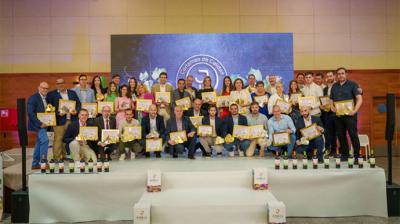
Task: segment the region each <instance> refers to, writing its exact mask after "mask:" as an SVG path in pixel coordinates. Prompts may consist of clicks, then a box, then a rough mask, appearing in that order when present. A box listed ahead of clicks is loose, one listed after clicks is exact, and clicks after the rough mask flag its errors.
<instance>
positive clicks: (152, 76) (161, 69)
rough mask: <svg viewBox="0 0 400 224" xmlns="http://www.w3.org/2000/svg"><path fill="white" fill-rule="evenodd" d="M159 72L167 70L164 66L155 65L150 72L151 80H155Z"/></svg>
mask: <svg viewBox="0 0 400 224" xmlns="http://www.w3.org/2000/svg"><path fill="white" fill-rule="evenodd" d="M161 72H167V70H166V69H165V68H158V67H156V68H155V69H154V71H153V73H152V74H151V78H152V79H153V80H157V79H158V77H159V76H160V73H161Z"/></svg>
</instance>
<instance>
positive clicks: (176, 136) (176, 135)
mask: <svg viewBox="0 0 400 224" xmlns="http://www.w3.org/2000/svg"><path fill="white" fill-rule="evenodd" d="M169 138H170V139H171V140H174V141H175V142H180V140H182V141H184V142H186V141H187V137H186V131H175V132H171V133H169ZM182 143H183V142H182Z"/></svg>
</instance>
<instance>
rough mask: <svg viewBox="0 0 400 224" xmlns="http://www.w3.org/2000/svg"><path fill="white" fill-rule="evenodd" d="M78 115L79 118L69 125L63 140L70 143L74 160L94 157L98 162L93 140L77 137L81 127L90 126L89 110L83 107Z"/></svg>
mask: <svg viewBox="0 0 400 224" xmlns="http://www.w3.org/2000/svg"><path fill="white" fill-rule="evenodd" d="M78 117H79V119H78V120H75V121H73V122H72V123H71V124H70V125H68V127H67V131H66V132H65V136H64V139H63V141H64V142H65V143H66V144H68V146H69V148H70V150H71V156H72V159H73V160H74V161H79V160H80V159H81V158H83V159H84V160H85V161H88V160H89V159H92V160H93V161H94V162H95V163H96V162H97V158H96V154H95V152H94V150H93V144H92V142H89V141H85V140H79V139H76V137H77V136H78V135H79V129H80V127H86V126H90V124H89V123H88V117H89V112H88V111H87V110H86V109H81V110H80V111H79V114H78Z"/></svg>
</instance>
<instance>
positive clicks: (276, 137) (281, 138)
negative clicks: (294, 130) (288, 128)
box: [272, 132, 290, 146]
mask: <svg viewBox="0 0 400 224" xmlns="http://www.w3.org/2000/svg"><path fill="white" fill-rule="evenodd" d="M272 139H273V143H272V144H273V146H282V145H289V144H290V136H289V133H287V132H276V133H273V134H272Z"/></svg>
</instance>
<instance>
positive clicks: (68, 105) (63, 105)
mask: <svg viewBox="0 0 400 224" xmlns="http://www.w3.org/2000/svg"><path fill="white" fill-rule="evenodd" d="M74 110H76V101H75V100H63V99H60V100H59V101H58V112H60V113H64V114H67V113H70V112H71V111H74Z"/></svg>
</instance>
